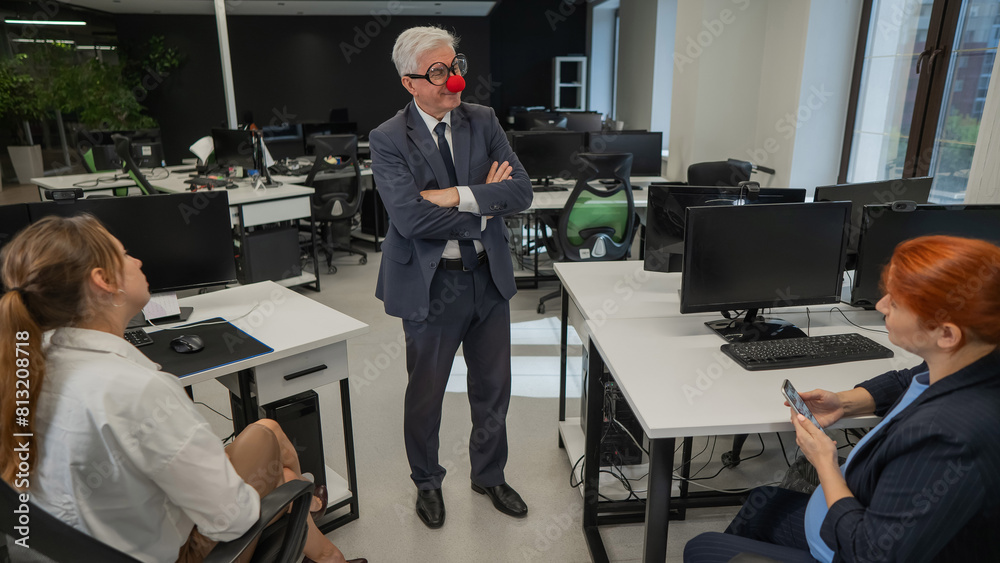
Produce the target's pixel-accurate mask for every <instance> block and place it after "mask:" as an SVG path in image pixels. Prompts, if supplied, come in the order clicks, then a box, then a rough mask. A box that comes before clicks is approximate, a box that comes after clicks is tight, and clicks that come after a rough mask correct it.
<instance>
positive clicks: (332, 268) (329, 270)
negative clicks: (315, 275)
mask: <svg viewBox="0 0 1000 563" xmlns="http://www.w3.org/2000/svg"><path fill="white" fill-rule="evenodd" d="M326 273H328V274H336V273H337V267H336V266H333V265H331V266H330V267H329V268H327V270H326Z"/></svg>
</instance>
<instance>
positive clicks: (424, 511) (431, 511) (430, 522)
mask: <svg viewBox="0 0 1000 563" xmlns="http://www.w3.org/2000/svg"><path fill="white" fill-rule="evenodd" d="M417 516H419V517H420V520H422V521H423V523H424V524H427V527H428V528H431V529H432V530H436V529H437V528H440V527H441V526H443V525H444V497H443V496H441V489H431V490H429V491H424V490H417Z"/></svg>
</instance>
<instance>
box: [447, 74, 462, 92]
mask: <svg viewBox="0 0 1000 563" xmlns="http://www.w3.org/2000/svg"><path fill="white" fill-rule="evenodd" d="M445 86H447V88H448V91H449V92H461V91H462V90H465V79H464V78H462V77H461V76H459V75H457V74H453V75H451V76H450V77H449V78H448V82H446V83H445Z"/></svg>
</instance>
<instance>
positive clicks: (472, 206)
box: [413, 102, 487, 258]
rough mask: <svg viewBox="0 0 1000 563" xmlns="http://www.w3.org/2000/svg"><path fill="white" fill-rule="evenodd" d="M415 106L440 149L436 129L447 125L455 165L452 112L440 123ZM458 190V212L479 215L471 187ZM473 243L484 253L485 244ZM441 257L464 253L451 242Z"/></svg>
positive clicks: (446, 131) (484, 226)
mask: <svg viewBox="0 0 1000 563" xmlns="http://www.w3.org/2000/svg"><path fill="white" fill-rule="evenodd" d="M413 105H414V106H415V107H416V108H417V113H419V114H420V117H421V118H423V120H424V123H425V124H427V129H429V130H430V132H431V138H432V139H434V145H435V146H437V147H438V148H440V146H439V145H438V138H437V133H435V132H434V128H435V127H437V124H438V123H444V124H445V127H444V138H445V140H446V141H448V148H449V149H451V161H452V163H454V162H455V143H454V142H452V140H451V112H450V111H449V112H448V113H446V114H444V117H442V118H441V121H440V122H439V121H438V120H437V119H436V118H435V117H434V116H433V115H431V114H429V113H427V112H425V111H424V110H422V109H420V105H419V104H417V103H416V102H414V103H413ZM456 172H457V167H456ZM446 187H451V186H446ZM456 188H458V210H459V211H461V212H463V213H473V214H475V215H479V202H478V201H476V196H474V195H472V190H471V189H469V186H456ZM486 221H487V219H486V218H485V217H483V218H482V220H481V224H482V226H481V227H480V230H481V231H485V230H486ZM472 242H473V243H475V246H476V253H479V252H482V251H483V243H481V242H479V241H478V240H473V241H472ZM441 257H442V258H461V257H462V251H461V250H459V248H458V241H457V240H449V241H448V243H447V244H445V246H444V252H443V253H441Z"/></svg>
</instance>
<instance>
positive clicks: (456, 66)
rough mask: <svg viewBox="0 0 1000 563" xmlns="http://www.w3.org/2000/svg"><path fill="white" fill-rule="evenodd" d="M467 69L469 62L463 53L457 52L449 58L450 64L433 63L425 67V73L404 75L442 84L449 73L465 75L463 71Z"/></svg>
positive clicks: (446, 79)
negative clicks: (452, 57) (453, 56)
mask: <svg viewBox="0 0 1000 563" xmlns="http://www.w3.org/2000/svg"><path fill="white" fill-rule="evenodd" d="M468 69H469V62H468V61H467V60H466V59H465V55H463V54H462V53H459V54H457V55H455V58H454V59H452V60H451V65H446V64H444V63H434V64H432V65H431V66H430V68H428V69H427V74H406V75H404V76H408V77H410V78H423V79H424V80H426V81H427V82H430V83H431V84H433V85H435V86H444V85H445V83H446V82H447V81H448V77H449V76H450V75H452V74H454V75H455V76H465V72H466V71H467V70H468Z"/></svg>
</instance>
